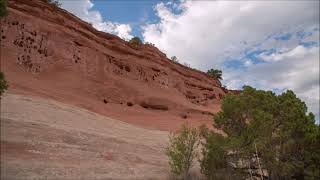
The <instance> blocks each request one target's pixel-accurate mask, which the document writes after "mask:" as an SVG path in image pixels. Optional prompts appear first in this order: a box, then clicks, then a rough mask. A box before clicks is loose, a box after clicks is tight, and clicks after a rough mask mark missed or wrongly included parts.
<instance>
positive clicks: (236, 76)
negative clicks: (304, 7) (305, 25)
mask: <svg viewBox="0 0 320 180" xmlns="http://www.w3.org/2000/svg"><path fill="white" fill-rule="evenodd" d="M264 59H265V60H266V61H267V62H268V63H261V64H256V65H252V66H250V67H249V68H247V69H238V70H230V71H229V72H227V76H226V77H225V82H226V83H227V85H228V87H230V88H240V86H241V85H243V84H247V85H254V86H255V87H258V88H262V89H265V90H273V89H279V88H281V89H291V90H293V91H294V92H295V93H296V94H297V95H298V97H300V98H301V99H302V100H304V101H305V102H306V104H307V105H308V107H309V110H310V111H311V112H313V113H314V114H316V115H317V116H318V118H319V115H320V114H319V101H320V99H319V91H320V89H319V81H320V79H319V47H312V48H305V47H303V46H297V47H295V48H293V49H291V50H290V51H288V52H286V53H274V54H271V55H269V56H267V55H265V56H264Z"/></svg>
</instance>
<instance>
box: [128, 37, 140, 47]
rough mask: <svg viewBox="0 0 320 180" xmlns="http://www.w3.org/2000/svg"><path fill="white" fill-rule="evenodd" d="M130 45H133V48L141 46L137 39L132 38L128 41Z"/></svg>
mask: <svg viewBox="0 0 320 180" xmlns="http://www.w3.org/2000/svg"><path fill="white" fill-rule="evenodd" d="M129 43H130V44H132V45H135V46H139V45H141V44H142V41H141V39H140V38H139V37H133V38H132V39H131V40H130V41H129Z"/></svg>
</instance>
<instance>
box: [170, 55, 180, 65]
mask: <svg viewBox="0 0 320 180" xmlns="http://www.w3.org/2000/svg"><path fill="white" fill-rule="evenodd" d="M171 61H173V62H176V63H178V62H179V61H178V58H177V57H176V56H172V57H171Z"/></svg>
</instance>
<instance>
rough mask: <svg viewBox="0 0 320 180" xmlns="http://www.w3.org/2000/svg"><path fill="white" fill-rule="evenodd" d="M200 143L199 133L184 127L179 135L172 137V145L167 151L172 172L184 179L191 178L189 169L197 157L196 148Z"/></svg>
mask: <svg viewBox="0 0 320 180" xmlns="http://www.w3.org/2000/svg"><path fill="white" fill-rule="evenodd" d="M199 143H200V140H199V133H198V131H197V129H195V128H189V127H187V125H183V126H182V128H181V131H180V133H179V134H176V135H175V134H171V135H170V144H169V146H168V147H167V149H166V154H167V156H168V157H169V164H170V167H171V172H172V173H173V174H175V175H176V176H180V175H182V176H183V178H184V179H186V178H187V177H188V176H189V169H190V168H191V166H192V163H193V161H194V159H195V158H196V157H197V153H196V148H197V147H198V145H199Z"/></svg>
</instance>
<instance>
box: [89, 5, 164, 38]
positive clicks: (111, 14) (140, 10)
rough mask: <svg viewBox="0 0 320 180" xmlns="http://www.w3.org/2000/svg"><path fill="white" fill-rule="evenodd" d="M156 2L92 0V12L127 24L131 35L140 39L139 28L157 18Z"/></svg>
mask: <svg viewBox="0 0 320 180" xmlns="http://www.w3.org/2000/svg"><path fill="white" fill-rule="evenodd" d="M159 2H160V1H158V0H138V1H132V0H131V1H130V0H109V1H108V0H107V1H102V0H93V1H92V3H93V4H94V6H93V8H92V9H93V10H97V11H99V12H100V13H101V15H102V16H103V17H104V19H106V20H109V21H112V22H118V23H121V24H129V25H130V26H131V27H132V33H131V34H132V35H133V36H138V37H140V38H142V34H141V28H140V26H141V25H142V24H144V23H146V22H151V23H156V22H157V21H159V18H158V16H156V15H155V13H154V9H153V8H154V7H155V5H156V4H158V3H159Z"/></svg>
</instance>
